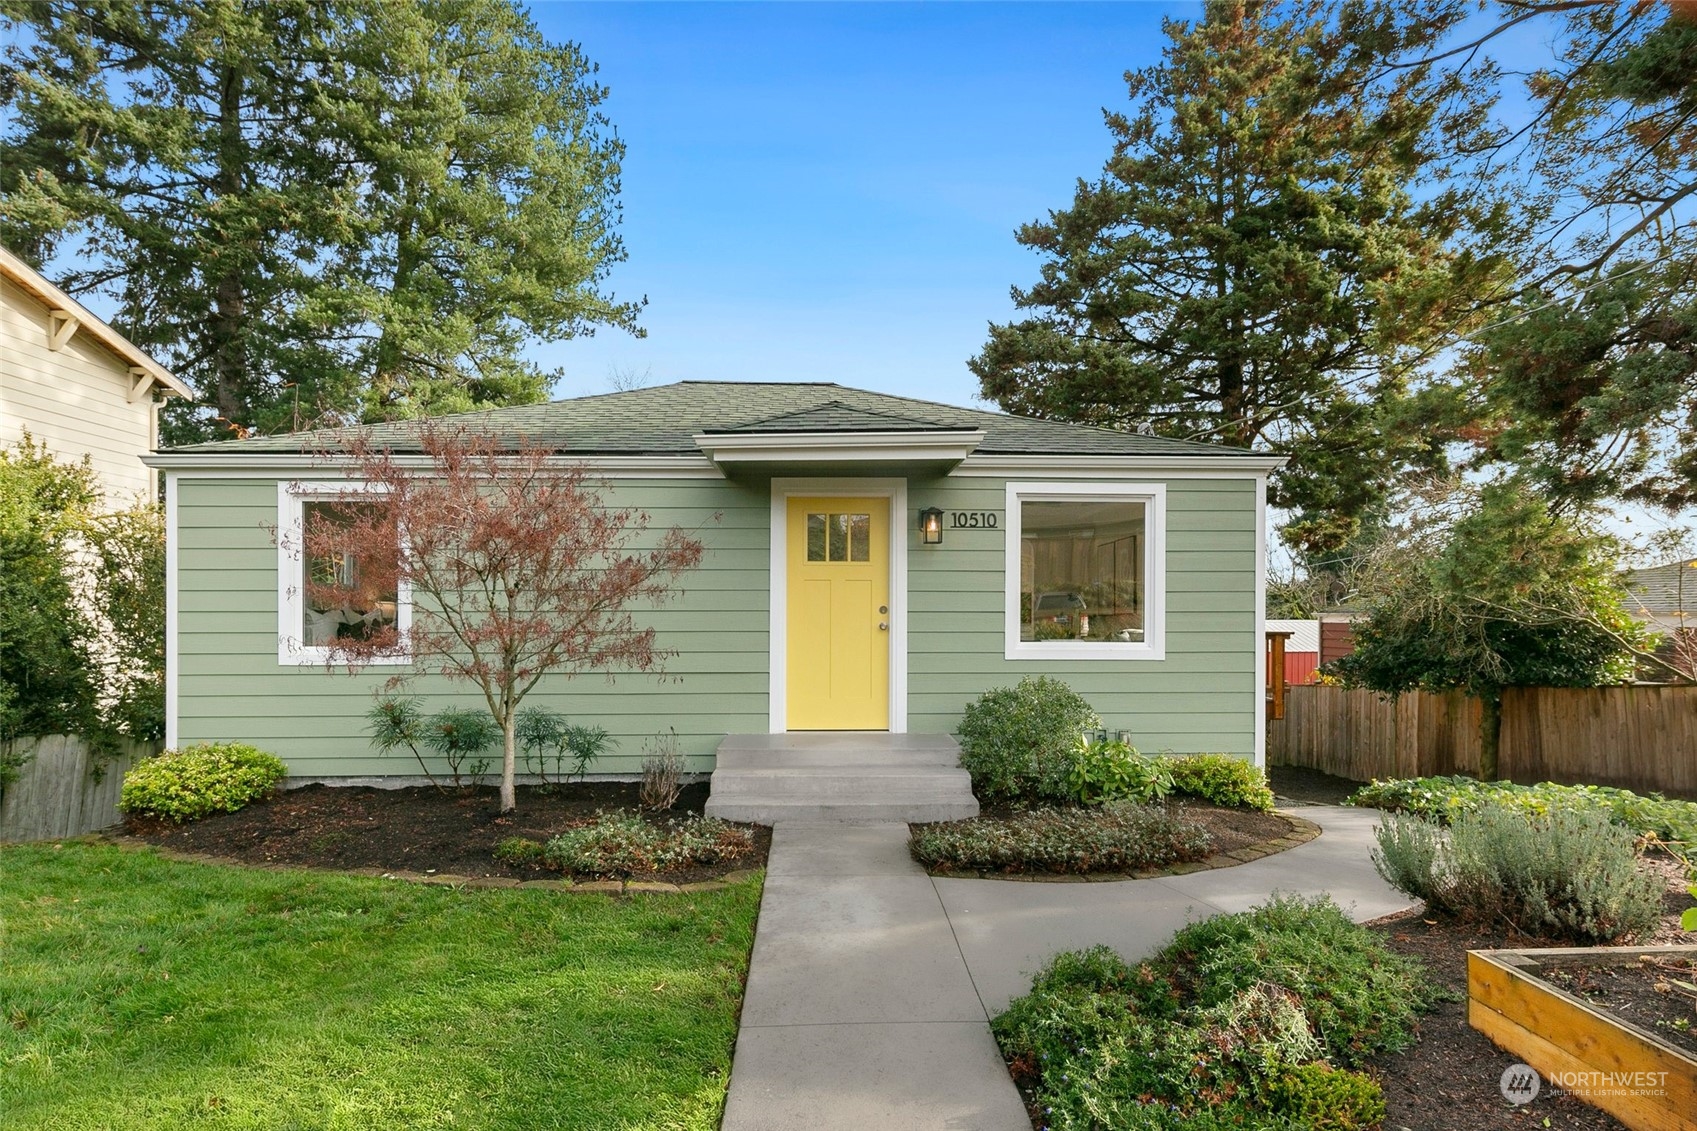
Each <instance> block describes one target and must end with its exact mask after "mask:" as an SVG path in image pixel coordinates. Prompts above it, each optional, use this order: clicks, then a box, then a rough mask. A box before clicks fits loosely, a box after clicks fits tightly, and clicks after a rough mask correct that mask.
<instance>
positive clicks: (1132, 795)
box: [1067, 736, 1173, 805]
mask: <svg viewBox="0 0 1697 1131" xmlns="http://www.w3.org/2000/svg"><path fill="white" fill-rule="evenodd" d="M1172 790H1173V776H1172V774H1170V773H1168V772H1167V767H1166V760H1165V759H1163V758H1151V757H1149V756H1147V755H1144V754H1139V753H1138V752H1137V748H1136V747H1135V746H1132V745H1131V744H1130V743H1127V742H1118V741H1108V742H1097V741H1095V740H1093V739H1087V738H1084V737H1082V736H1081V737H1080V738H1079V740H1078V742H1077V744H1076V745H1075V746H1074V747H1073V752H1072V766H1071V767H1070V768H1069V769H1068V770H1067V792H1068V793H1069V794H1070V795H1071V796H1072V797H1073V798H1074V799H1075V800H1077V801H1079V802H1081V803H1082V804H1085V805H1099V804H1101V803H1102V802H1104V801H1119V800H1126V801H1141V802H1145V803H1147V802H1151V801H1161V800H1163V799H1164V798H1165V797H1166V796H1167V794H1169V793H1171V792H1172Z"/></svg>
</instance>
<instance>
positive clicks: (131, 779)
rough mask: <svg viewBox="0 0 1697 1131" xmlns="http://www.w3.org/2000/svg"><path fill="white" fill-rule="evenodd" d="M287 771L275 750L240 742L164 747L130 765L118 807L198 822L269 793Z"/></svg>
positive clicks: (130, 811) (165, 817) (286, 774)
mask: <svg viewBox="0 0 1697 1131" xmlns="http://www.w3.org/2000/svg"><path fill="white" fill-rule="evenodd" d="M288 774H289V768H288V767H287V766H285V765H284V764H283V761H282V759H280V758H278V757H277V756H276V755H275V754H267V753H266V752H265V751H263V750H259V749H256V748H254V747H252V746H245V745H243V744H242V743H239V742H208V743H204V744H202V745H200V746H190V747H188V748H187V749H185V750H167V751H166V752H165V753H163V754H160V755H158V756H156V757H153V758H145V759H143V760H142V761H140V762H137V763H136V764H135V765H134V766H132V767H130V770H129V772H128V773H126V774H125V775H124V784H123V786H122V788H121V789H120V790H119V793H118V808H119V809H120V810H122V811H123V812H125V813H128V814H130V815H132V816H141V817H159V818H163V819H164V820H168V821H177V822H182V821H196V820H199V819H200V818H202V817H206V816H210V815H211V814H213V813H233V812H235V811H236V810H237V809H240V808H241V807H242V806H244V805H247V804H248V803H250V802H253V801H257V800H259V799H260V798H261V797H268V796H270V795H271V794H272V793H274V792H276V790H277V787H278V786H279V785H281V784H282V782H283V779H284V778H286V777H287V776H288Z"/></svg>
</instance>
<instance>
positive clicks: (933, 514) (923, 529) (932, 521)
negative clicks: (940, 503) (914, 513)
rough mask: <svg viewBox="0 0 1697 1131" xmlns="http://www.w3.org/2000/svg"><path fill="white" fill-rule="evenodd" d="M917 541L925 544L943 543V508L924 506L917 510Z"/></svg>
mask: <svg viewBox="0 0 1697 1131" xmlns="http://www.w3.org/2000/svg"><path fill="white" fill-rule="evenodd" d="M919 541H920V542H921V544H923V545H926V546H941V545H942V544H943V510H942V508H941V507H926V508H925V509H924V510H922V511H920V512H919Z"/></svg>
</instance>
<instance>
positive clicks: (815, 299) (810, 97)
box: [531, 3, 1200, 404]
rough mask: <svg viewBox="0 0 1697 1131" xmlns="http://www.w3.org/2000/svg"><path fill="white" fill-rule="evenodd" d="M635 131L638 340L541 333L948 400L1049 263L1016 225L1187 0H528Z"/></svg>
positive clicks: (565, 355) (570, 357)
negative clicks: (1073, 0) (574, 49)
mask: <svg viewBox="0 0 1697 1131" xmlns="http://www.w3.org/2000/svg"><path fill="white" fill-rule="evenodd" d="M531 11H532V15H533V17H534V18H535V19H536V21H537V23H538V24H539V25H540V26H541V28H542V29H543V31H544V33H545V34H547V35H548V36H549V37H550V38H551V39H556V40H565V39H569V40H574V41H576V42H577V43H579V44H580V45H581V46H582V47H583V49H584V52H585V54H587V55H588V56H589V58H591V59H592V60H594V61H596V62H597V63H599V64H600V67H601V78H602V80H603V81H604V82H605V83H606V84H607V86H609V87H610V88H611V96H610V98H609V99H608V102H607V104H606V107H605V109H606V113H607V115H608V117H609V118H610V119H611V120H612V121H613V123H614V124H615V125H616V127H617V128H618V131H619V133H620V135H621V136H622V137H623V138H624V140H625V143H626V145H627V146H628V154H627V157H626V160H625V165H624V191H623V200H624V209H625V223H624V227H623V232H624V239H625V244H626V247H627V250H628V252H629V256H630V258H629V260H628V261H627V262H626V263H624V264H621V265H619V266H618V267H617V268H616V269H615V271H614V273H613V276H612V279H611V286H612V288H613V290H614V291H615V292H616V293H617V294H619V295H620V296H621V297H637V296H641V295H646V296H647V297H648V301H649V305H648V309H647V311H646V312H645V313H644V315H643V316H642V320H641V321H642V324H643V326H644V327H645V328H646V329H647V331H648V336H647V338H645V339H642V340H637V339H634V338H632V337H631V336H629V335H627V334H624V333H621V332H603V333H602V334H599V335H597V336H596V337H594V338H591V339H581V340H576V341H570V342H563V343H557V344H553V345H543V346H538V347H537V348H536V349H535V350H534V351H533V354H534V356H535V357H536V359H537V360H538V361H541V362H542V363H543V364H545V365H548V366H551V367H552V366H560V367H562V368H564V370H565V377H564V379H563V380H562V381H561V382H560V384H559V385H558V386H557V387H556V389H555V395H556V396H574V395H579V394H582V393H592V392H603V391H605V390H606V388H607V387H608V377H609V374H610V373H611V372H613V371H614V370H626V371H635V372H636V373H644V372H646V373H648V374H649V376H650V380H651V383H655V384H660V383H664V382H668V381H674V380H679V379H683V378H711V379H758V380H826V381H839V382H843V383H845V384H853V385H858V386H861V387H863V388H869V389H877V390H881V391H886V392H894V393H903V394H906V395H909V396H919V397H925V398H930V399H935V400H941V401H948V402H952V403H957V404H972V403H974V400H975V398H976V396H977V381H976V379H975V378H974V377H973V376H972V374H971V373H970V372H969V371H968V370H967V368H966V359H967V358H968V357H970V356H971V355H972V354H974V353H976V352H977V350H978V348H979V347H980V345H981V344H982V343H983V341H984V337H985V327H986V325H987V324H988V323H989V322H991V321H993V320H995V321H1001V320H1005V319H1006V318H1007V317H1008V315H1009V314H1010V313H1011V311H1012V304H1011V302H1010V301H1009V299H1008V288H1009V286H1010V285H1012V284H1014V283H1028V282H1030V281H1032V280H1033V279H1035V277H1036V272H1037V264H1038V260H1037V258H1036V256H1034V255H1032V254H1031V253H1029V252H1027V251H1026V250H1024V249H1023V248H1021V247H1020V246H1019V245H1018V244H1017V243H1015V242H1014V230H1015V228H1017V227H1018V225H1020V224H1021V223H1023V222H1025V221H1027V220H1032V219H1036V218H1038V217H1040V216H1042V215H1043V214H1044V213H1045V211H1046V210H1048V209H1050V208H1056V207H1063V206H1065V205H1066V204H1067V203H1068V202H1069V201H1070V199H1071V195H1072V190H1073V185H1074V183H1075V181H1076V180H1077V178H1079V177H1093V176H1094V175H1096V173H1097V172H1098V171H1099V170H1100V168H1101V166H1102V163H1103V161H1104V160H1105V159H1106V158H1107V156H1108V153H1109V138H1108V132H1107V129H1106V127H1105V126H1104V125H1103V123H1102V108H1103V107H1104V106H1114V107H1123V106H1125V105H1126V104H1127V103H1126V95H1125V84H1124V79H1123V77H1122V76H1123V74H1124V72H1125V71H1126V70H1127V69H1132V68H1136V67H1140V66H1143V65H1145V64H1146V63H1149V62H1152V61H1153V60H1154V59H1156V58H1157V57H1158V56H1159V52H1160V46H1161V43H1162V42H1163V37H1162V36H1161V32H1160V23H1161V18H1162V16H1163V15H1176V16H1180V17H1185V18H1189V17H1193V16H1194V15H1196V14H1198V13H1199V12H1200V6H1199V5H1190V4H1154V3H1148V4H1106V3H1099V4H1098V3H1093V4H952V3H933V4H780V3H770V4H716V3H714V4H661V3H587V4H585V3H539V4H536V5H534V6H533V7H532V9H531Z"/></svg>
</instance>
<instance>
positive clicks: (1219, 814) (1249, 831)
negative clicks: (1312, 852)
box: [1172, 801, 1291, 856]
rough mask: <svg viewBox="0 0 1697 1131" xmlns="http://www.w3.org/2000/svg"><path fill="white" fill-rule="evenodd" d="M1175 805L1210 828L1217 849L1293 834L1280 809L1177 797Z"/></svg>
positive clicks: (1183, 812)
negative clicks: (1238, 806) (1261, 809)
mask: <svg viewBox="0 0 1697 1131" xmlns="http://www.w3.org/2000/svg"><path fill="white" fill-rule="evenodd" d="M1172 808H1173V809H1175V810H1177V811H1178V812H1179V814H1180V815H1182V816H1183V817H1185V818H1186V819H1187V820H1191V821H1195V822H1196V823H1197V824H1199V825H1201V826H1202V827H1203V828H1205V829H1207V830H1208V836H1209V837H1210V838H1211V839H1212V840H1213V842H1214V848H1213V853H1214V855H1216V856H1218V855H1219V854H1221V853H1224V852H1235V851H1237V850H1238V849H1240V848H1248V847H1249V846H1250V845H1254V844H1265V843H1266V842H1267V841H1269V840H1277V839H1279V838H1280V837H1284V836H1290V835H1291V825H1290V822H1289V821H1286V820H1285V819H1284V818H1283V817H1281V816H1279V815H1278V814H1277V813H1261V812H1257V811H1256V810H1254V809H1227V808H1224V807H1223V806H1219V805H1210V804H1208V803H1207V802H1206V801H1175V802H1173V803H1172Z"/></svg>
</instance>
